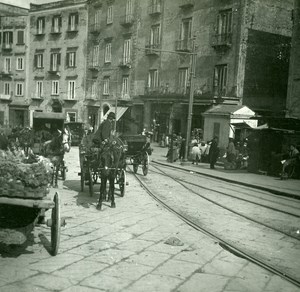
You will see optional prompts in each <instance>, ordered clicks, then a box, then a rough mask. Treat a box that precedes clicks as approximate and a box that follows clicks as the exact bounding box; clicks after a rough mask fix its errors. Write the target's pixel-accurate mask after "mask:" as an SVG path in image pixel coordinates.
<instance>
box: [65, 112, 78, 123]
mask: <svg viewBox="0 0 300 292" xmlns="http://www.w3.org/2000/svg"><path fill="white" fill-rule="evenodd" d="M66 119H67V121H68V122H76V112H67V118H66Z"/></svg>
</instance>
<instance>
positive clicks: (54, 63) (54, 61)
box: [50, 53, 60, 72]
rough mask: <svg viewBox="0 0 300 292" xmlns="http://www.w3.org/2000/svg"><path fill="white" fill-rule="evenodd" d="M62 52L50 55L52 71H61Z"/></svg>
mask: <svg viewBox="0 0 300 292" xmlns="http://www.w3.org/2000/svg"><path fill="white" fill-rule="evenodd" d="M59 66H60V53H52V54H51V55H50V71H53V72H55V71H59Z"/></svg>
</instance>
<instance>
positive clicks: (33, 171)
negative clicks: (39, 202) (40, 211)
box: [0, 150, 52, 199]
mask: <svg viewBox="0 0 300 292" xmlns="http://www.w3.org/2000/svg"><path fill="white" fill-rule="evenodd" d="M51 178H52V164H51V162H50V160H49V159H47V158H44V157H42V156H35V155H30V156H29V157H26V156H25V155H24V152H23V151H14V152H11V151H9V150H8V151H4V150H0V196H6V197H21V198H34V199H41V198H43V197H45V196H46V195H47V194H48V193H49V185H50V182H51Z"/></svg>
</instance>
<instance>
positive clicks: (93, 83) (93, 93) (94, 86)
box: [91, 80, 97, 98]
mask: <svg viewBox="0 0 300 292" xmlns="http://www.w3.org/2000/svg"><path fill="white" fill-rule="evenodd" d="M91 94H92V98H96V97H97V80H92V88H91Z"/></svg>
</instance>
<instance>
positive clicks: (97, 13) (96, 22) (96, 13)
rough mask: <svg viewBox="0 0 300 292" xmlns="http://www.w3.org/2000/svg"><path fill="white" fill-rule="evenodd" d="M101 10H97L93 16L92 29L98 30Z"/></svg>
mask: <svg viewBox="0 0 300 292" xmlns="http://www.w3.org/2000/svg"><path fill="white" fill-rule="evenodd" d="M100 21H101V10H100V9H97V10H96V11H95V14H94V29H98V28H100Z"/></svg>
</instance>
